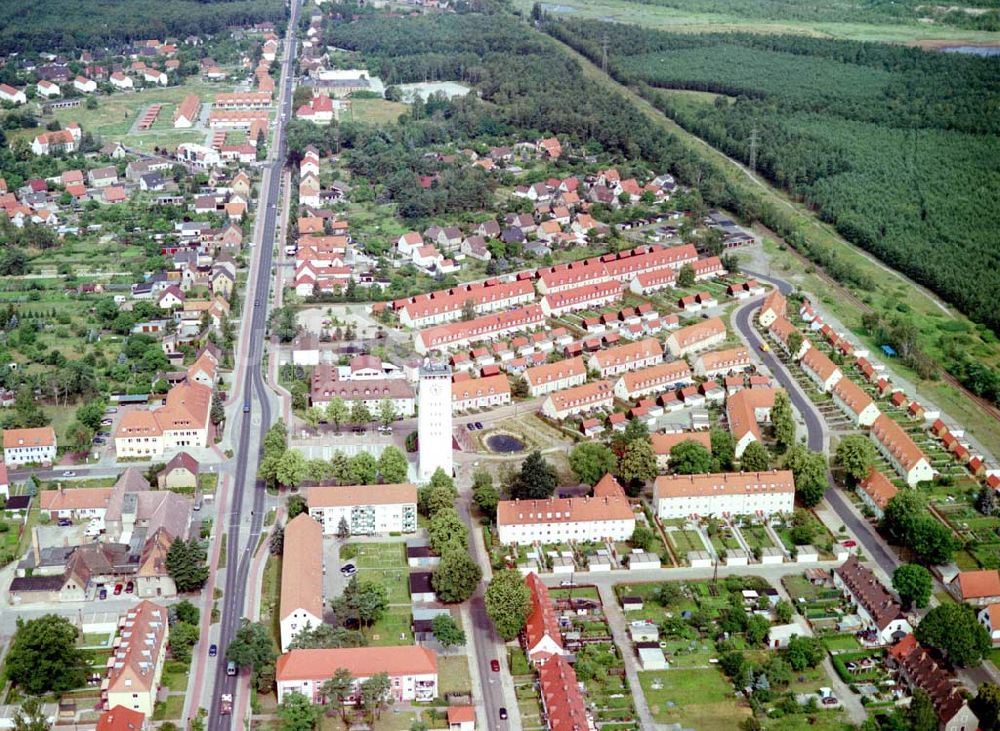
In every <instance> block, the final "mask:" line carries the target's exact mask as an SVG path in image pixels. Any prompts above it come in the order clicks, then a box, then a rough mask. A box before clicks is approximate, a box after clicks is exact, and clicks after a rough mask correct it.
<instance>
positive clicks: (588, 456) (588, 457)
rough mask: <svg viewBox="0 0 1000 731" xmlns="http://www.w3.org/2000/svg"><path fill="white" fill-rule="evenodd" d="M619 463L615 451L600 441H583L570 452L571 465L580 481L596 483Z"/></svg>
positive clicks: (590, 483)
mask: <svg viewBox="0 0 1000 731" xmlns="http://www.w3.org/2000/svg"><path fill="white" fill-rule="evenodd" d="M617 465H618V460H617V459H616V458H615V453H614V452H612V451H611V449H610V448H608V447H606V446H605V445H603V444H601V443H600V442H581V443H580V444H577V445H576V446H575V447H573V450H572V451H571V452H570V453H569V466H570V468H571V469H572V470H573V474H575V475H576V477H577V479H578V480H580V482H584V483H586V484H588V485H596V484H597V482H598V480H600V479H601V478H602V477H604V475H606V474H608V473H609V472H614V471H615V467H616V466H617Z"/></svg>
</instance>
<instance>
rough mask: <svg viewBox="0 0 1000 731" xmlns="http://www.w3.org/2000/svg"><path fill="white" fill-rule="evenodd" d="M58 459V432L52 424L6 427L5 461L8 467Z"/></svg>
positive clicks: (50, 461) (4, 434) (4, 441)
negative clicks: (24, 427) (16, 427)
mask: <svg viewBox="0 0 1000 731" xmlns="http://www.w3.org/2000/svg"><path fill="white" fill-rule="evenodd" d="M55 461H56V432H55V430H54V429H53V428H52V427H51V426H42V427H37V428H34V429H4V432H3V462H4V464H5V465H7V466H8V467H18V466H21V465H26V464H52V463H53V462H55Z"/></svg>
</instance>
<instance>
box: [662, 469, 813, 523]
mask: <svg viewBox="0 0 1000 731" xmlns="http://www.w3.org/2000/svg"><path fill="white" fill-rule="evenodd" d="M653 505H654V507H655V509H656V514H657V515H658V516H659V517H660V519H661V520H671V519H674V518H688V517H690V516H699V517H707V516H716V517H727V516H732V515H758V516H761V517H766V516H770V515H774V514H775V513H790V512H792V510H793V508H794V506H795V480H794V479H793V478H792V473H791V471H790V470H771V471H769V472H723V473H716V474H707V475H663V476H660V477H657V478H656V483H655V485H654V487H653Z"/></svg>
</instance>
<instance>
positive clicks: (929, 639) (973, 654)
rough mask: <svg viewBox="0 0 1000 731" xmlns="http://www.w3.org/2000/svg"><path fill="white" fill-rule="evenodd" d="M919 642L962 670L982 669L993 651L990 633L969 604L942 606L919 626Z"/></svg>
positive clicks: (927, 615)
mask: <svg viewBox="0 0 1000 731" xmlns="http://www.w3.org/2000/svg"><path fill="white" fill-rule="evenodd" d="M915 634H916V637H917V641H918V642H920V643H921V644H924V645H927V646H929V647H935V648H937V649H938V650H941V651H942V652H944V653H945V654H946V655H947V656H948V659H949V660H950V661H951V662H952V663H954V664H955V665H958V666H960V667H978V666H979V664H980V663H981V662H982V661H983V658H984V657H986V654H987V653H988V652H989V651H990V648H991V647H992V644H991V642H990V635H989V632H987V631H986V628H985V627H983V626H982V625H981V624H979V622H978V621H977V619H976V610H975V609H974V608H972V607H970V606H969V605H968V604H939V605H938V606H936V607H934V608H933V609H931V610H930V611H929V612H928V613H927V614H926V615H925V616H924V618H923V619H922V620H921V621H920V624H918V625H917V629H916V632H915Z"/></svg>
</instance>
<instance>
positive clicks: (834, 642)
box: [823, 635, 861, 650]
mask: <svg viewBox="0 0 1000 731" xmlns="http://www.w3.org/2000/svg"><path fill="white" fill-rule="evenodd" d="M823 644H824V645H825V646H826V649H827V650H860V649H861V645H860V644H858V641H857V640H856V639H855V637H854V635H829V636H827V637H824V638H823Z"/></svg>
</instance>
